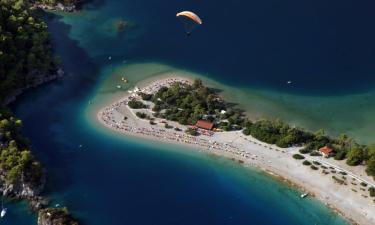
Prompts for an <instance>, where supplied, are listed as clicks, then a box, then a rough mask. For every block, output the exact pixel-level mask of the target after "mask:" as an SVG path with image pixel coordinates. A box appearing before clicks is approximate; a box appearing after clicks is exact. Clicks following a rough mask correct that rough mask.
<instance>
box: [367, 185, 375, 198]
mask: <svg viewBox="0 0 375 225" xmlns="http://www.w3.org/2000/svg"><path fill="white" fill-rule="evenodd" d="M368 191H369V192H370V196H371V197H375V187H370V188H369V189H368Z"/></svg>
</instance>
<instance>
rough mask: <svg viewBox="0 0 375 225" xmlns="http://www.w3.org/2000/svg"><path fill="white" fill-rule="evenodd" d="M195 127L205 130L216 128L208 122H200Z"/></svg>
mask: <svg viewBox="0 0 375 225" xmlns="http://www.w3.org/2000/svg"><path fill="white" fill-rule="evenodd" d="M195 126H196V127H198V128H201V129H205V130H212V129H213V128H214V124H213V123H211V122H210V121H207V120H198V121H197V123H196V124H195Z"/></svg>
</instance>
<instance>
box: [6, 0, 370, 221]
mask: <svg viewBox="0 0 375 225" xmlns="http://www.w3.org/2000/svg"><path fill="white" fill-rule="evenodd" d="M374 8H375V3H374V2H373V1H361V2H358V1H338V0H333V1H321V0H315V1H312V0H311V1H310V0H307V1H296V0H287V1H279V0H265V1H244V0H243V1H239V0H233V1H227V0H226V1H224V0H216V1H200V0H184V1H170V0H137V1H128V0H122V1H115V0H93V1H91V2H89V3H87V4H86V5H85V6H84V7H83V10H82V11H81V12H80V13H73V14H47V15H46V19H47V20H48V24H49V29H50V31H51V33H52V39H53V43H54V46H55V49H56V54H58V55H59V56H60V57H61V61H62V66H63V67H64V69H65V71H66V73H67V76H66V77H65V78H63V79H62V80H60V81H56V82H53V83H51V84H48V85H44V86H43V87H40V88H37V89H36V90H32V91H29V92H28V93H26V94H25V95H23V96H22V97H21V98H20V99H19V100H18V101H17V102H16V103H15V104H13V105H12V108H13V109H14V110H15V113H16V114H17V116H19V117H20V118H22V119H23V121H24V127H25V129H24V130H25V135H26V136H28V137H29V138H30V139H31V141H32V143H33V147H34V152H35V155H36V157H38V158H39V159H40V160H41V161H42V162H43V164H44V165H45V167H46V169H47V171H48V187H47V190H46V194H47V195H48V196H50V197H51V198H52V199H53V200H54V201H53V203H52V204H56V203H59V204H61V205H63V206H68V207H69V208H70V209H71V211H72V212H73V213H74V215H75V216H77V217H78V218H79V219H80V220H81V221H82V222H83V224H93V225H96V224H98V225H99V224H100V225H102V224H106V225H125V224H126V225H127V224H129V225H151V224H152V225H169V224H171V225H185V224H186V225H188V224H189V225H190V224H196V225H200V224H202V225H207V224H212V225H222V224H223V225H224V224H232V225H242V224H246V225H248V224H254V225H273V224H275V225H276V224H278V225H285V224H288V225H313V224H325V225H343V224H346V222H345V221H344V220H343V219H342V218H341V217H339V216H338V215H336V214H335V213H333V212H332V211H330V210H329V209H328V208H326V207H325V206H324V205H322V204H321V203H319V202H317V201H315V200H313V199H303V200H301V199H300V198H299V195H300V193H298V191H296V190H295V189H293V188H290V187H288V186H286V185H285V184H283V183H280V182H279V181H276V180H274V179H273V178H270V177H268V176H266V175H265V174H263V173H262V172H259V171H257V170H255V169H254V170H253V169H245V168H243V167H242V166H240V165H238V164H237V163H235V162H232V161H230V160H228V159H223V158H218V157H213V156H208V155H205V154H201V153H195V152H192V151H188V150H186V149H182V148H181V147H179V146H173V145H171V146H166V145H162V144H156V143H152V142H146V141H139V140H136V139H131V138H126V137H122V136H121V135H116V134H113V133H111V132H110V131H107V130H105V129H104V128H102V127H98V125H97V124H96V122H95V121H90V118H89V119H88V118H87V108H88V107H89V106H88V102H89V101H90V100H91V99H93V98H95V96H98V95H102V94H103V93H102V92H98V90H101V89H100V87H101V86H102V83H103V82H104V81H105V80H106V79H108V78H109V77H110V76H112V75H113V74H112V72H113V71H115V70H116V69H118V68H120V67H121V68H122V67H127V65H131V64H134V63H143V62H155V63H159V64H165V65H170V66H174V67H177V68H182V69H185V70H190V71H194V72H196V73H199V74H201V76H204V77H207V78H210V79H212V80H216V81H218V82H221V83H223V84H227V85H231V86H233V88H237V89H241V90H242V89H246V90H245V92H246V93H250V92H251V90H252V89H256V90H259V89H261V90H265V91H267V92H269V93H272V96H271V94H269V95H265V96H267V99H268V100H269V99H272V98H274V97H275V96H281V95H284V94H288V96H289V95H291V97H290V98H292V99H299V98H300V96H303V97H301V98H303V99H302V100H298V102H307V104H309V106H308V107H305V108H304V110H307V109H309V112H310V111H311V112H310V113H312V111H316V110H314V107H315V105H319V104H323V103H324V101H327V102H335V103H336V102H341V106H342V107H343V108H340V109H339V110H340V111H345V110H342V109H345V107H346V108H353V107H352V104H354V103H350V104H346V101H336V98H340V96H344V98H345V99H350V98H351V99H354V97H353V96H356V97H355V99H356V100H355V101H354V100H353V101H349V100H348V102H356V103H357V102H360V103H359V104H361V107H358V110H359V111H356V112H355V113H358V115H362V113H363V115H371V112H373V110H374V108H375V107H374V103H372V104H369V103H368V102H371V98H372V97H373V95H372V94H369V95H367V94H366V95H362V94H363V93H368V92H369V91H372V90H373V87H374V84H375V76H374V74H375V73H374V72H375V63H374V58H375V57H374V56H375V55H374V52H375V51H374V50H375V42H373V40H375V30H374V29H372V26H373V21H375V14H374V13H373V9H374ZM185 9H188V10H192V11H194V12H196V13H197V14H199V15H200V16H201V18H202V20H203V21H204V24H203V26H201V27H198V28H197V29H196V30H195V31H194V32H193V34H192V35H191V36H189V37H187V36H186V35H185V34H184V30H183V27H182V25H181V24H180V22H179V21H178V20H176V18H175V14H176V12H178V11H181V10H185ZM119 20H126V21H128V22H129V23H130V27H129V28H128V29H126V30H125V31H124V32H118V31H117V30H116V29H115V28H114V24H115V23H116V21H119ZM109 57H111V60H109ZM146 69H147V68H145V70H146ZM140 73H142V71H140V72H139V74H137V73H135V74H131V75H129V79H130V81H132V80H136V79H137V76H142V74H140ZM288 80H292V81H293V84H295V85H294V86H293V88H290V87H288V86H286V85H285V83H286V81H288ZM112 91H113V92H116V90H112ZM109 92H111V90H110V91H109ZM245 92H243V93H245ZM106 93H108V92H106ZM241 93H242V92H241ZM117 94H118V93H117ZM306 96H307V97H306ZM283 98H284V97H283ZM285 98H286V97H285ZM305 98H311V99H312V100H311V99H310V100H311V102H310V103H309V101H305ZM280 101H281V100H280ZM283 101H284V100H283ZM285 101H286V100H285ZM321 101H322V102H323V103H321ZM241 103H242V102H241ZM94 104H95V103H94ZM244 104H245V103H244ZM286 108H288V110H289V111H286V109H284V108H283V110H284V112H285V114H288V115H289V114H290V112H293V113H294V114H292V115H293V118H294V119H296V120H297V119H298V118H301V120H303V121H308V119H310V121H317V123H319V120H320V119H321V122H320V124H321V123H323V122H322V121H331V120H332V118H329V119H327V118H326V117H327V114H324V115H323V111H320V114H309V112H306V113H305V112H303V111H298V110H296V109H295V108H293V107H292V106H290V107H286ZM297 111H298V112H297ZM277 113H280V114H282V110H280V111H278V112H277ZM314 113H316V112H314ZM345 113H347V114H345V115H344V116H343V118H347V115H348V114H350V112H346V111H345ZM306 115H307V116H306ZM328 115H330V116H331V117H333V116H335V115H332V114H328ZM355 115H357V114H355ZM369 117H371V116H369ZM285 118H287V119H290V118H288V117H285ZM334 118H336V120H337V118H341V117H339V116H335V117H334ZM365 118H367V117H365V116H363V117H361V116H357V117H356V118H354V122H353V123H355V124H363V125H361V126H355V125H353V124H351V121H350V122H348V121H346V120H345V121H344V120H342V122H341V123H340V124H338V123H336V122H335V123H333V122H332V123H329V125H330V128H331V129H332V130H334V131H336V130H335V129H337V130H344V129H345V130H350V129H354V130H353V133H356V132H357V130H356V129H359V130H360V131H361V129H362V128H363V130H365V131H366V133H368V132H367V131H368V130H370V131H371V130H372V131H374V130H375V126H372V125H373V124H375V123H373V121H374V118H372V117H371V118H372V119H371V121H372V122H368V120H365ZM290 121H292V120H291V119H290ZM345 122H346V123H345ZM306 123H307V122H306ZM327 123H328V122H327ZM343 124H344V125H343ZM358 133H360V132H357V133H356V134H358ZM370 139H371V137H370ZM366 140H368V139H366ZM79 145H82V146H83V147H82V148H80V147H79ZM6 205H7V207H8V208H9V213H8V215H7V217H6V218H5V219H4V220H1V221H0V224H7V225H28V224H35V221H36V217H35V216H33V215H31V214H29V213H28V211H27V209H26V206H25V204H22V203H20V204H12V203H6Z"/></svg>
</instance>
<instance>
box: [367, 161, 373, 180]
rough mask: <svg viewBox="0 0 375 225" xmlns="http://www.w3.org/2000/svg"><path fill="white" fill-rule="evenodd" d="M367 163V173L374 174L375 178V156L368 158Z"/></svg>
mask: <svg viewBox="0 0 375 225" xmlns="http://www.w3.org/2000/svg"><path fill="white" fill-rule="evenodd" d="M366 164H367V168H366V172H367V174H368V175H370V176H373V177H374V179H375V156H373V157H371V158H370V159H369V160H367V162H366Z"/></svg>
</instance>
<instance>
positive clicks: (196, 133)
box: [185, 128, 199, 136]
mask: <svg viewBox="0 0 375 225" xmlns="http://www.w3.org/2000/svg"><path fill="white" fill-rule="evenodd" d="M185 133H187V134H190V135H192V136H198V135H199V133H198V132H197V131H196V130H194V129H191V128H188V129H186V131H185Z"/></svg>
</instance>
